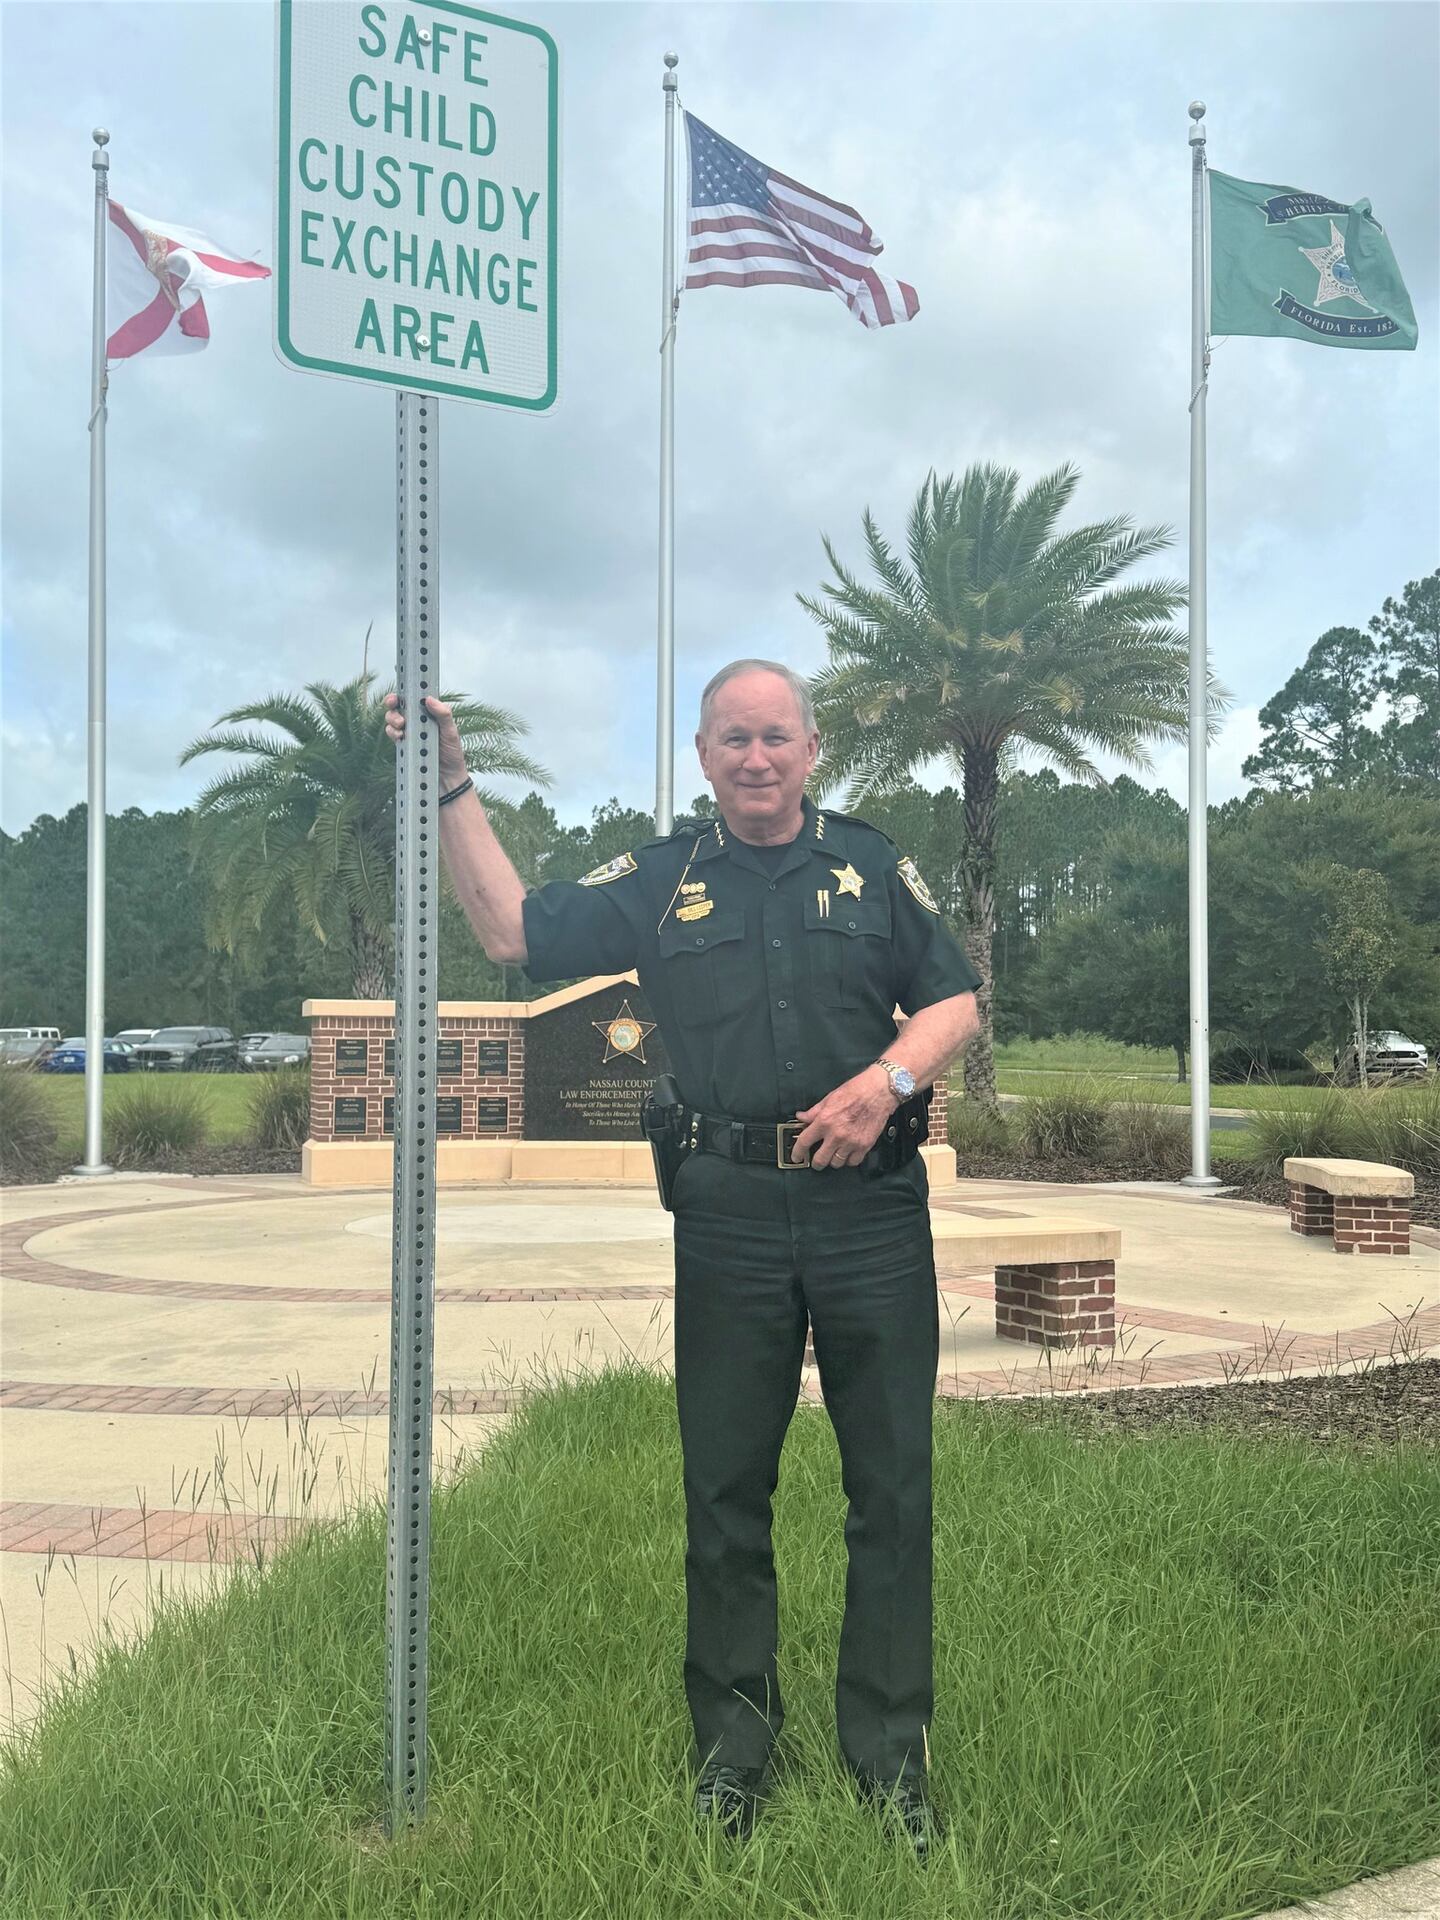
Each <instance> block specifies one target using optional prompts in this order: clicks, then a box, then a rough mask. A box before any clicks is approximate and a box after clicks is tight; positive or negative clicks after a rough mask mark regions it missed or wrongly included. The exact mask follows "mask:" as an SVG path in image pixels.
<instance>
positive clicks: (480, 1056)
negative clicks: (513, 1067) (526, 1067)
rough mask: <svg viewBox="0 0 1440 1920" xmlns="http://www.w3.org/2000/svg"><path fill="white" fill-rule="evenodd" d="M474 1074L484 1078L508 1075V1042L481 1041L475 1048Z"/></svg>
mask: <svg viewBox="0 0 1440 1920" xmlns="http://www.w3.org/2000/svg"><path fill="white" fill-rule="evenodd" d="M476 1054H477V1060H476V1069H475V1070H476V1072H477V1073H479V1074H480V1075H481V1077H482V1078H483V1077H485V1076H486V1075H489V1074H496V1075H498V1074H502V1073H509V1071H510V1042H509V1041H508V1040H482V1041H480V1042H479V1044H478V1046H477V1047H476Z"/></svg>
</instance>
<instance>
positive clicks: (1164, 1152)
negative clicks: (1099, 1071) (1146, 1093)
mask: <svg viewBox="0 0 1440 1920" xmlns="http://www.w3.org/2000/svg"><path fill="white" fill-rule="evenodd" d="M1104 1145H1105V1154H1106V1157H1107V1158H1108V1159H1112V1160H1114V1161H1116V1162H1117V1163H1118V1164H1119V1165H1121V1166H1124V1167H1134V1168H1135V1169H1136V1170H1137V1171H1138V1172H1142V1173H1149V1174H1155V1175H1157V1176H1159V1177H1160V1178H1162V1179H1166V1180H1178V1179H1180V1178H1181V1177H1182V1175H1184V1174H1186V1173H1188V1172H1189V1171H1190V1115H1189V1113H1188V1112H1187V1111H1186V1109H1185V1108H1184V1107H1163V1106H1160V1105H1158V1104H1157V1103H1156V1102H1155V1101H1152V1100H1131V1099H1120V1100H1113V1101H1112V1102H1111V1103H1110V1110H1109V1112H1108V1113H1107V1114H1106V1116H1105V1142H1104Z"/></svg>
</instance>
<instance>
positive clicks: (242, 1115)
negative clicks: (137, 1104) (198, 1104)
mask: <svg viewBox="0 0 1440 1920" xmlns="http://www.w3.org/2000/svg"><path fill="white" fill-rule="evenodd" d="M34 1077H35V1080H36V1082H37V1084H39V1085H40V1086H42V1087H44V1089H45V1094H46V1097H47V1099H48V1100H49V1101H50V1102H51V1107H52V1111H53V1112H54V1115H55V1124H56V1126H57V1127H58V1129H59V1136H60V1137H59V1144H60V1148H61V1150H62V1152H65V1153H70V1152H72V1151H73V1152H74V1153H75V1154H76V1156H77V1157H78V1156H79V1155H80V1154H81V1153H82V1152H83V1151H84V1146H85V1076H84V1074H83V1073H37V1074H36V1075H35V1076H34ZM260 1078H261V1076H260V1075H259V1074H257V1073H165V1074H149V1073H139V1072H131V1073H107V1074H106V1075H105V1107H106V1108H107V1109H108V1108H110V1107H111V1106H112V1104H114V1103H116V1102H123V1101H124V1099H125V1095H126V1092H127V1090H128V1089H129V1088H131V1087H133V1086H136V1085H137V1084H139V1083H140V1082H141V1081H145V1082H147V1083H148V1082H150V1081H155V1082H157V1083H158V1084H160V1085H166V1086H169V1085H175V1084H177V1083H178V1084H180V1085H182V1086H185V1087H187V1088H190V1087H194V1088H197V1089H198V1090H199V1092H200V1094H201V1097H202V1098H203V1099H204V1101H205V1104H206V1108H207V1111H208V1114H209V1126H208V1129H207V1138H208V1139H209V1140H210V1141H212V1142H214V1143H216V1144H223V1143H224V1142H225V1141H227V1140H242V1139H243V1138H244V1137H245V1135H246V1134H247V1133H248V1132H249V1130H250V1099H251V1096H252V1095H253V1093H254V1091H255V1087H256V1084H257V1082H258V1081H259V1080H260Z"/></svg>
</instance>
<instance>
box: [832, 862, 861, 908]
mask: <svg viewBox="0 0 1440 1920" xmlns="http://www.w3.org/2000/svg"><path fill="white" fill-rule="evenodd" d="M830 871H831V872H832V873H833V874H834V876H835V878H836V880H837V881H838V882H839V887H838V889H837V891H838V892H839V893H840V895H841V896H842V898H843V896H844V895H845V894H847V893H852V894H854V896H855V898H856V899H857V900H858V899H859V898H860V889H861V888H862V887H863V886H864V884H865V882H864V881H863V880H862V879H861V877H860V875H859V874H858V873H857V872H856V871H855V869H854V867H852V866H851V864H850V862H849V861H848V860H847V861H846V862H845V865H844V866H843V867H832V868H831V869H830Z"/></svg>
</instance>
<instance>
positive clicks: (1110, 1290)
mask: <svg viewBox="0 0 1440 1920" xmlns="http://www.w3.org/2000/svg"><path fill="white" fill-rule="evenodd" d="M995 1333H996V1337H997V1338H998V1339H1001V1340H1023V1341H1025V1342H1026V1343H1027V1345H1030V1346H1038V1347H1046V1348H1060V1349H1064V1350H1068V1349H1070V1348H1072V1347H1113V1346H1114V1344H1115V1262H1114V1261H1113V1260H1066V1261H1060V1262H1056V1263H1053V1264H1039V1263H1033V1264H1031V1265H1028V1266H1009V1267H996V1269H995Z"/></svg>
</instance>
